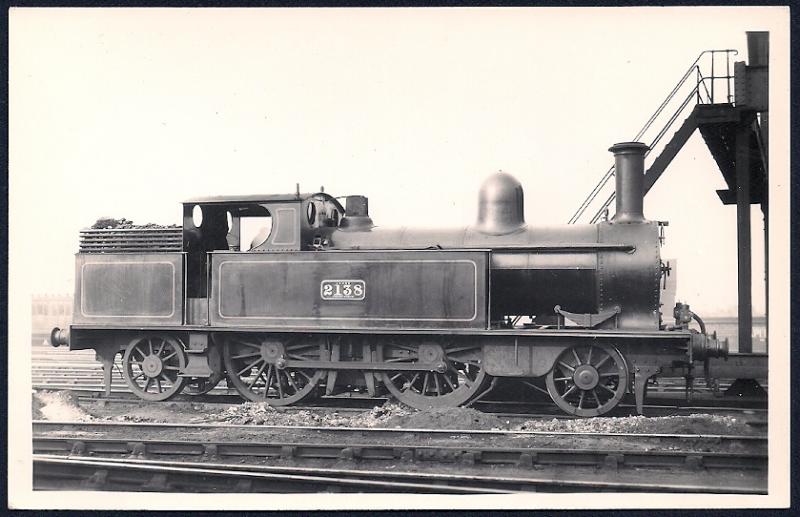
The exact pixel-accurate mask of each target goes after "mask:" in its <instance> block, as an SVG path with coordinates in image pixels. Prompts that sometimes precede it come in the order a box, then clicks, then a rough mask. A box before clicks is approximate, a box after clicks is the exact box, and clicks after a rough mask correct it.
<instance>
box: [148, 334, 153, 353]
mask: <svg viewBox="0 0 800 517" xmlns="http://www.w3.org/2000/svg"><path fill="white" fill-rule="evenodd" d="M147 346H148V347H149V348H150V355H153V340H152V339H151V338H147Z"/></svg>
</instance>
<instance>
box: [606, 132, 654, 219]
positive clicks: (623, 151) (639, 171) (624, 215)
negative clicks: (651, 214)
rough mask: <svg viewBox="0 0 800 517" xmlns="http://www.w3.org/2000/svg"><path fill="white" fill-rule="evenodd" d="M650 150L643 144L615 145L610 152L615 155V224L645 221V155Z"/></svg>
mask: <svg viewBox="0 0 800 517" xmlns="http://www.w3.org/2000/svg"><path fill="white" fill-rule="evenodd" d="M649 150H650V148H649V147H648V146H647V145H646V144H643V143H641V142H622V143H619V144H614V145H613V146H612V147H611V148H610V149H609V151H611V152H612V153H614V163H615V166H614V167H615V173H614V175H615V176H616V184H617V185H616V186H617V213H616V214H614V217H613V218H612V219H611V221H612V222H614V223H638V222H642V221H644V220H645V219H644V211H643V204H644V154H645V153H646V152H647V151H649Z"/></svg>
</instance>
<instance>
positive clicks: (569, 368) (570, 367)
mask: <svg viewBox="0 0 800 517" xmlns="http://www.w3.org/2000/svg"><path fill="white" fill-rule="evenodd" d="M558 364H559V365H561V366H563V367H564V368H566V369H567V370H569V371H571V372H574V371H575V368H573V367H572V366H570V365H568V364H567V363H565V362H564V361H561V360H559V361H558Z"/></svg>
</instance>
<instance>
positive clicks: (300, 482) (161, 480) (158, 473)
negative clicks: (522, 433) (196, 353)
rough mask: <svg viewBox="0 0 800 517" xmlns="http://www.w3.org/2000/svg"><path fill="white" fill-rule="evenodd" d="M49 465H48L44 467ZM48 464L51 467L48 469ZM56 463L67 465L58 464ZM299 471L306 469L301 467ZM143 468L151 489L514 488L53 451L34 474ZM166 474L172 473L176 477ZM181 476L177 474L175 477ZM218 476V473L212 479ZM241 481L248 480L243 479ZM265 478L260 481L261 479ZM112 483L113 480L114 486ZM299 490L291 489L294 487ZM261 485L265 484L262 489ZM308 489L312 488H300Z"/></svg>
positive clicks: (93, 481)
mask: <svg viewBox="0 0 800 517" xmlns="http://www.w3.org/2000/svg"><path fill="white" fill-rule="evenodd" d="M43 467H44V468H43ZM47 467H50V468H49V469H48V468H47ZM53 467H66V469H64V468H62V469H58V468H53ZM295 471H296V472H297V471H299V472H302V470H301V469H295ZM136 472H138V473H142V474H144V476H143V477H141V478H139V480H138V484H139V485H141V486H140V488H145V489H147V490H148V491H152V490H158V489H159V488H160V489H162V490H163V491H169V488H170V485H175V484H177V485H179V488H182V489H186V488H187V487H194V488H206V490H201V491H209V492H219V491H220V485H219V483H220V482H221V481H222V482H224V481H229V482H230V481H234V482H236V484H235V485H234V486H232V487H230V491H232V492H243V491H247V492H271V493H275V492H285V491H290V492H291V491H297V490H296V488H297V487H306V488H310V487H317V488H323V489H326V488H328V487H331V486H337V487H339V488H345V487H348V488H352V489H354V491H359V492H364V491H370V492H413V493H416V492H435V493H456V494H487V493H494V494H503V493H514V492H516V491H512V490H499V489H492V488H488V487H487V488H477V487H475V488H471V487H467V486H449V485H446V484H443V483H430V482H429V483H412V482H401V481H394V480H393V481H378V480H372V479H342V478H336V477H334V476H332V475H327V476H323V475H316V476H312V475H308V474H298V473H292V472H291V471H282V472H264V471H258V470H241V469H238V468H231V466H230V465H218V464H210V465H209V464H189V465H187V464H176V463H171V464H169V465H165V464H158V463H142V462H134V461H131V460H126V461H123V462H120V461H113V460H96V459H88V458H87V459H75V458H59V457H52V456H39V455H34V457H33V479H34V488H35V489H36V488H37V484H38V485H39V486H38V489H40V490H41V489H47V488H50V489H56V488H61V489H62V490H63V489H64V488H63V483H64V481H65V480H67V479H70V478H71V479H77V480H80V481H81V485H80V486H82V487H83V488H89V489H100V488H102V487H103V486H104V485H105V486H106V489H107V490H115V489H117V490H118V489H119V488H118V485H119V484H122V483H124V484H125V485H127V486H130V485H131V484H136V481H137V480H132V479H131V478H130V474H131V473H136ZM114 474H125V478H126V479H125V480H124V482H123V481H122V480H117V481H116V483H117V484H116V485H115V484H114V481H115V480H114ZM167 476H172V479H170V478H168V477H167ZM175 477H178V479H175ZM43 478H44V479H47V478H50V479H54V480H55V482H54V483H51V484H50V485H49V486H48V485H47V484H44V486H42V485H43ZM209 478H213V479H209ZM241 481H247V482H249V483H246V484H242V483H241ZM259 482H260V483H259ZM109 485H110V486H109ZM254 485H255V486H254ZM293 487H294V488H295V490H292V488H293ZM259 488H260V489H259ZM301 491H303V492H308V491H309V490H307V489H306V490H301Z"/></svg>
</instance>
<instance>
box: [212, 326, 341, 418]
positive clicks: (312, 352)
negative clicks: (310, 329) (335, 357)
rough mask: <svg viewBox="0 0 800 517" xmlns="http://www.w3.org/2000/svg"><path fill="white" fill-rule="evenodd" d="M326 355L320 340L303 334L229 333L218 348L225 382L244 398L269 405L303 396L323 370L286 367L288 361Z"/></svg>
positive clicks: (298, 400)
mask: <svg viewBox="0 0 800 517" xmlns="http://www.w3.org/2000/svg"><path fill="white" fill-rule="evenodd" d="M329 356H330V353H329V351H328V348H327V346H326V344H325V341H324V340H322V339H315V338H308V337H307V336H305V337H304V336H289V337H283V336H281V337H277V336H269V335H249V336H229V337H228V338H227V339H226V340H225V345H224V347H223V350H222V358H223V361H224V364H225V369H226V370H227V372H228V383H229V385H230V386H233V387H234V388H236V391H237V392H239V394H240V395H241V396H242V397H244V398H246V399H248V400H252V401H254V402H266V403H267V404H270V405H272V406H287V405H289V404H295V403H297V402H300V401H301V400H303V399H305V398H306V397H308V396H309V395H311V394H312V393H313V392H314V389H315V388H316V386H317V384H318V383H319V381H320V380H321V379H322V377H323V376H324V375H325V373H326V371H325V370H318V369H316V368H303V367H302V366H288V364H287V362H288V361H292V362H302V361H320V360H328V358H329Z"/></svg>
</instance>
